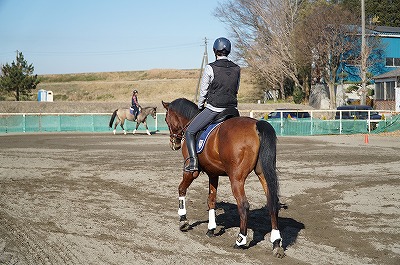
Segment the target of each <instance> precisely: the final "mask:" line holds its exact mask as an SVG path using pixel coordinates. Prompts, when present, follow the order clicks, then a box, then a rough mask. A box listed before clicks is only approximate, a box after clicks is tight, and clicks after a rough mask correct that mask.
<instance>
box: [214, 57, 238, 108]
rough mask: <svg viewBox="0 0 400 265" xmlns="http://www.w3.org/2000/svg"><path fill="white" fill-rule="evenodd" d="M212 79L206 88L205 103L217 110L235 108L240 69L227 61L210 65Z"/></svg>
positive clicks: (223, 60) (218, 61)
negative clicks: (212, 72) (212, 73)
mask: <svg viewBox="0 0 400 265" xmlns="http://www.w3.org/2000/svg"><path fill="white" fill-rule="evenodd" d="M210 66H211V67H212V69H213V71H214V79H213V81H212V82H211V84H210V85H209V87H208V95H207V103H209V104H211V105H212V106H214V107H217V108H228V107H237V96H236V95H237V93H238V89H239V80H240V67H239V66H238V65H237V64H235V63H233V62H231V61H229V60H228V59H220V60H216V61H215V62H212V63H210Z"/></svg>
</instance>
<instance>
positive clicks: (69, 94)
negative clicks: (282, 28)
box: [0, 68, 310, 113]
mask: <svg viewBox="0 0 400 265" xmlns="http://www.w3.org/2000/svg"><path fill="white" fill-rule="evenodd" d="M199 78H200V70H199V69H191V70H177V69H152V70H146V71H126V72H103V73H78V74H58V75H42V76H40V80H41V82H40V84H39V85H38V86H37V90H39V89H44V90H48V91H52V92H53V99H54V102H38V101H37V90H34V91H32V93H33V95H32V101H19V102H16V101H14V99H13V98H12V97H10V98H8V99H7V100H6V101H0V113H108V112H112V111H114V110H115V109H117V108H127V107H129V106H130V103H131V99H130V97H131V93H132V90H133V89H137V90H138V91H139V103H140V104H141V105H142V106H156V107H157V109H158V110H162V104H161V101H162V100H163V101H167V102H168V101H172V100H174V99H176V98H180V97H184V98H187V99H189V100H194V98H195V94H196V92H197V87H198V83H199ZM262 98H263V92H262V90H261V89H259V88H257V84H256V83H255V82H254V78H253V77H252V75H251V73H250V72H249V70H248V69H246V68H243V69H242V74H241V82H240V89H239V95H238V100H239V109H240V110H250V109H262V110H274V109H276V108H297V109H310V107H309V106H305V105H295V104H291V103H276V104H271V103H269V104H257V102H258V100H262Z"/></svg>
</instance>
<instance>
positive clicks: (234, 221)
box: [190, 202, 305, 249]
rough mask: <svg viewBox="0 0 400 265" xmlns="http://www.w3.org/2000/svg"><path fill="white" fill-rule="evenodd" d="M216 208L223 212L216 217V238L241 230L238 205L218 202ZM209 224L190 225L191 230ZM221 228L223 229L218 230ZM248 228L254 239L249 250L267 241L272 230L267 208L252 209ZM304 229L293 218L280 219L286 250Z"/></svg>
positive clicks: (196, 223)
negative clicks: (231, 229)
mask: <svg viewBox="0 0 400 265" xmlns="http://www.w3.org/2000/svg"><path fill="white" fill-rule="evenodd" d="M285 207H286V206H284V205H283V206H281V208H285ZM216 208H217V210H218V212H219V211H220V210H222V211H223V212H222V213H219V214H217V216H216V222H217V230H216V231H215V236H220V235H223V234H224V233H225V231H226V230H227V229H230V228H239V223H240V219H239V214H238V211H237V207H236V204H232V203H227V202H218V203H217V207H216ZM286 208H287V207H286ZM207 222H208V220H203V221H197V222H194V223H192V224H191V225H190V229H193V228H195V227H196V226H198V225H200V224H202V223H207ZM219 227H221V228H220V229H219V230H218V228H219ZM247 228H248V229H251V230H252V231H253V239H252V240H251V241H250V242H249V244H248V247H249V248H251V247H253V246H255V245H257V244H258V243H259V242H261V241H263V240H267V239H265V236H266V235H267V234H268V233H270V232H271V230H272V227H271V219H270V216H269V213H268V209H267V208H266V207H262V208H260V209H254V210H251V209H250V211H249V218H248V222H247ZM304 228H305V226H304V224H303V223H300V222H298V221H296V220H294V219H292V218H286V217H279V230H280V231H281V236H282V239H283V240H282V247H283V248H284V249H286V248H287V247H288V246H290V245H292V244H294V243H295V242H296V239H297V236H298V234H299V232H300V230H302V229H304ZM268 240H269V239H268Z"/></svg>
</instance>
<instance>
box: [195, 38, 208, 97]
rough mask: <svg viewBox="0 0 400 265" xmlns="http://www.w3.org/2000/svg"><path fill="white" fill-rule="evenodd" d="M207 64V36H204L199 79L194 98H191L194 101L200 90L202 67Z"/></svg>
mask: <svg viewBox="0 0 400 265" xmlns="http://www.w3.org/2000/svg"><path fill="white" fill-rule="evenodd" d="M207 64H208V55H207V38H204V54H203V60H202V61H201V68H200V76H199V81H198V82H197V87H196V94H195V95H194V100H193V101H194V102H197V96H198V94H199V90H200V83H201V78H202V76H203V69H204V67H205V66H206V65H207Z"/></svg>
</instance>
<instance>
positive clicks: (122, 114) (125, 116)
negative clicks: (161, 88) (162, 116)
mask: <svg viewBox="0 0 400 265" xmlns="http://www.w3.org/2000/svg"><path fill="white" fill-rule="evenodd" d="M156 109H157V107H145V108H141V110H140V112H139V114H138V115H137V117H136V120H134V118H135V116H133V115H132V114H131V112H130V109H127V108H121V109H116V110H115V111H114V112H113V114H112V115H111V119H110V123H109V126H110V128H112V124H113V122H114V120H115V117H117V120H116V122H115V124H114V130H113V133H114V134H115V133H116V131H117V126H118V124H120V126H121V128H122V130H123V131H124V134H126V131H125V129H124V123H125V120H128V121H136V128H135V129H134V130H133V134H135V133H136V131H137V129H138V127H139V125H140V124H141V123H143V124H144V126H146V133H147V134H148V135H151V134H150V132H149V128H148V127H147V122H146V120H147V116H148V115H151V116H152V117H153V119H156V115H157V112H156Z"/></svg>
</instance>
